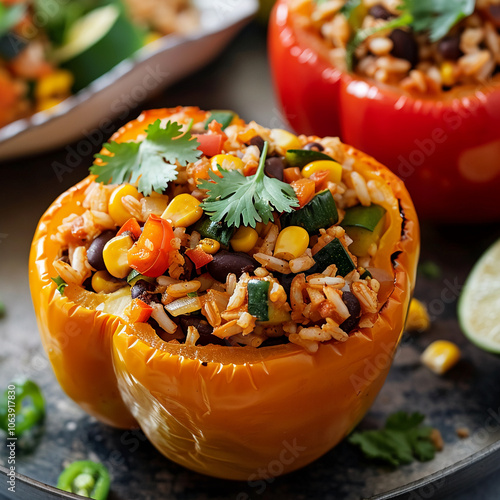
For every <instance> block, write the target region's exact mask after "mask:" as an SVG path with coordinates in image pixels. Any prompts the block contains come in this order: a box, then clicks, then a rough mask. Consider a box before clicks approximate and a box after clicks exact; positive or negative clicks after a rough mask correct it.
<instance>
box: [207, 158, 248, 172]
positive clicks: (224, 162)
mask: <svg viewBox="0 0 500 500" xmlns="http://www.w3.org/2000/svg"><path fill="white" fill-rule="evenodd" d="M217 165H220V167H221V168H223V169H224V170H243V167H244V166H245V165H244V164H243V160H242V159H241V158H238V157H237V156H234V155H215V156H213V157H212V159H211V160H210V168H211V169H212V171H213V172H215V173H216V174H218V175H219V176H220V175H221V173H220V172H219V169H218V168H217Z"/></svg>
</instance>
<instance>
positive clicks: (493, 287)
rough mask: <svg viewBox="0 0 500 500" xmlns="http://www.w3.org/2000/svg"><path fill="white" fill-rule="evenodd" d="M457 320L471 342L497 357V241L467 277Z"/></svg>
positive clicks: (499, 322)
mask: <svg viewBox="0 0 500 500" xmlns="http://www.w3.org/2000/svg"><path fill="white" fill-rule="evenodd" d="M458 319H459V322H460V326H461V328H462V331H463V332H464V333H465V335H466V336H467V338H468V339H469V340H470V341H471V342H473V343H474V344H476V345H477V346H478V347H480V348H481V349H484V350H486V351H490V352H493V353H496V354H500V240H498V241H497V242H496V243H494V244H493V245H492V246H491V247H490V248H488V250H486V252H485V253H484V254H483V255H482V256H481V258H480V259H479V260H478V261H477V263H476V264H475V265H474V267H473V268H472V271H471V273H470V274H469V276H468V277H467V280H466V282H465V285H464V288H463V290H462V293H461V295H460V299H459V302H458Z"/></svg>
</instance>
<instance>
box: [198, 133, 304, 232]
mask: <svg viewBox="0 0 500 500" xmlns="http://www.w3.org/2000/svg"><path fill="white" fill-rule="evenodd" d="M267 150H268V143H267V141H266V142H264V148H263V150H262V154H261V156H260V162H259V168H258V169H257V172H256V173H255V174H254V175H250V176H248V177H245V176H244V175H243V174H242V173H241V172H239V171H238V170H224V169H222V168H221V167H220V166H218V168H219V172H220V173H221V175H222V177H219V176H217V175H216V174H215V173H214V172H209V176H210V179H211V180H210V181H208V180H203V181H201V182H200V184H199V187H200V188H201V189H206V190H207V191H208V193H209V196H208V198H206V199H205V200H204V201H203V203H202V204H201V207H202V208H203V210H205V212H207V213H208V215H209V216H210V219H211V220H213V221H217V222H222V221H224V222H225V223H226V224H227V225H228V226H235V227H239V226H241V225H242V224H243V225H244V226H250V227H255V225H256V224H257V222H263V223H264V224H267V223H268V222H269V221H274V218H273V214H272V212H273V210H277V211H278V212H291V211H292V210H293V208H294V207H298V206H299V202H298V200H297V196H295V192H294V190H293V188H292V187H291V186H290V184H287V183H286V182H282V181H280V180H278V179H274V178H271V177H267V176H266V175H265V174H264V165H265V161H266V156H267Z"/></svg>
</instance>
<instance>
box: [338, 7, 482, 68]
mask: <svg viewBox="0 0 500 500" xmlns="http://www.w3.org/2000/svg"><path fill="white" fill-rule="evenodd" d="M351 2H352V4H353V5H355V0H349V1H348V3H347V4H346V5H345V8H346V9H347V13H348V14H349V15H351V10H350V9H349V7H348V6H349V3H351ZM475 3H476V2H475V0H403V3H402V4H401V6H400V7H399V10H400V11H401V15H400V16H399V17H397V18H395V19H391V20H390V21H388V22H387V23H384V24H383V25H381V26H378V27H372V28H366V29H363V30H359V31H357V32H356V33H355V34H354V36H353V37H352V38H351V40H350V41H349V43H348V45H347V50H346V62H347V69H348V70H349V71H352V70H353V67H354V52H355V50H356V48H357V47H358V46H359V45H360V44H361V43H363V42H364V41H365V40H366V39H367V38H368V37H369V36H371V35H374V34H375V33H377V32H379V31H383V30H388V29H389V30H393V29H396V28H402V27H405V26H410V27H411V28H413V29H414V30H415V31H417V32H423V31H427V32H428V33H429V39H430V40H431V42H437V41H438V40H440V39H441V38H443V37H444V36H445V35H446V34H447V33H448V32H449V31H450V30H451V28H453V26H455V24H457V23H458V22H459V21H460V20H461V19H463V18H464V17H466V16H470V15H471V14H472V13H473V12H474V7H475Z"/></svg>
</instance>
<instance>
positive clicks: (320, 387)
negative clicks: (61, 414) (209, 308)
mask: <svg viewBox="0 0 500 500" xmlns="http://www.w3.org/2000/svg"><path fill="white" fill-rule="evenodd" d="M173 112H174V110H156V111H153V112H145V113H143V114H142V115H141V117H139V119H138V120H134V121H133V122H131V123H130V124H128V125H126V126H125V128H124V129H122V130H125V131H126V132H125V133H126V134H127V135H128V137H131V138H133V132H134V131H135V133H136V134H140V133H142V131H143V124H144V122H146V121H148V120H149V119H150V118H151V114H152V115H154V116H155V117H159V116H161V117H162V118H168V116H170V115H171V114H172V113H173ZM118 136H120V132H119V134H118ZM116 137H117V136H115V138H116ZM348 150H349V151H350V148H348V146H345V151H348ZM350 154H354V155H355V157H354V159H355V161H354V164H353V167H352V168H353V169H354V170H356V171H358V172H360V173H362V174H363V175H364V176H365V178H366V179H367V180H373V181H374V182H375V183H376V185H377V186H378V187H379V189H380V190H381V192H382V193H383V195H384V197H385V201H384V202H383V203H382V205H383V206H384V208H385V209H386V211H387V216H386V219H387V226H386V229H385V232H384V234H383V235H382V237H381V239H380V242H379V250H378V252H377V254H376V256H375V257H374V260H373V266H374V268H375V269H374V270H373V272H374V273H375V272H377V273H378V275H377V276H376V277H377V279H379V281H380V282H381V292H380V293H381V294H383V297H384V300H383V302H384V306H383V307H382V308H381V310H380V312H379V313H378V314H375V315H374V324H373V326H372V327H371V328H360V329H357V330H355V331H354V332H353V333H351V335H350V337H349V339H348V340H347V341H346V342H344V343H336V342H334V341H330V342H325V343H322V344H320V345H319V349H318V351H317V352H316V353H314V354H309V353H308V352H306V351H305V350H304V349H302V348H301V347H299V346H297V345H295V344H292V343H288V344H283V345H278V346H269V347H261V348H254V347H250V346H246V347H228V346H221V345H207V346H202V345H196V346H188V345H185V344H177V343H169V342H164V341H163V340H161V339H160V338H159V337H158V335H157V334H156V333H155V332H154V330H153V328H151V327H150V326H149V325H148V324H146V323H135V324H132V323H131V322H127V321H125V320H124V319H122V318H119V317H117V316H113V315H110V314H106V313H104V312H101V311H99V310H96V307H98V306H99V304H100V302H101V301H103V300H105V299H103V298H102V296H99V295H97V294H94V293H92V292H88V291H86V290H84V289H82V288H81V287H77V286H74V285H69V286H67V287H66V290H65V294H64V295H63V296H61V295H60V294H59V292H57V290H56V285H55V283H53V282H52V281H51V279H50V278H51V277H53V276H55V274H56V273H55V271H54V269H53V267H52V262H53V260H54V258H55V257H56V256H57V253H58V250H59V249H58V245H57V243H56V242H54V241H52V240H51V239H50V235H51V234H52V233H54V232H55V230H56V228H57V226H58V225H59V224H60V222H61V220H62V219H63V218H64V217H66V216H67V215H69V214H70V213H81V211H82V210H83V209H82V208H81V200H82V199H83V197H84V193H85V190H86V188H87V186H88V185H89V183H90V182H91V181H92V180H93V177H88V178H87V179H85V180H84V181H82V182H81V183H79V184H78V185H76V186H75V187H73V188H71V189H70V190H69V191H67V192H66V193H64V194H63V195H62V196H61V197H59V198H58V199H57V200H56V201H55V202H54V204H53V205H52V206H51V207H50V208H49V210H48V211H47V213H46V214H45V215H44V216H43V217H42V220H41V221H40V224H39V226H38V229H37V231H36V234H35V237H34V241H33V247H32V251H31V255H30V285H31V291H32V295H33V302H34V305H35V311H36V313H37V317H38V322H39V326H40V330H41V334H42V340H43V343H44V346H45V349H46V351H47V353H48V355H49V359H50V361H51V363H52V366H53V368H54V371H55V372H56V375H57V378H58V380H59V381H60V383H61V385H62V387H63V389H64V390H65V391H66V392H67V393H68V395H70V396H71V397H72V398H73V399H74V400H75V401H77V402H78V403H79V404H80V405H81V406H82V407H83V408H84V409H85V410H87V411H88V412H89V413H92V414H93V415H95V416H96V417H97V418H99V419H100V420H102V421H104V422H106V423H109V424H111V425H115V426H119V427H127V426H132V425H134V418H135V419H136V421H137V422H138V424H139V425H140V426H141V428H142V430H143V431H144V433H145V434H146V435H147V437H148V438H149V439H150V440H151V442H152V443H153V444H154V445H155V446H156V447H157V448H158V449H159V450H160V451H161V452H162V453H163V454H165V455H166V456H167V457H168V458H170V459H171V460H174V461H175V462H177V463H180V464H182V465H184V466H186V467H188V468H191V469H193V470H195V471H198V472H201V473H205V474H209V475H212V476H217V477H222V478H231V479H241V480H249V479H252V480H253V479H258V478H259V476H260V475H261V474H262V471H263V470H264V473H265V468H266V466H267V465H268V464H269V463H271V462H272V461H273V460H276V459H278V458H279V457H280V456H284V455H285V454H286V458H287V459H286V460H283V461H282V462H281V465H282V467H280V470H281V471H282V472H283V473H285V472H289V471H292V470H294V469H298V468H300V467H302V466H304V465H306V464H308V463H310V462H312V461H313V460H315V459H316V458H318V457H319V456H321V455H322V454H324V453H325V452H327V451H328V450H330V449H331V448H332V447H333V446H335V445H336V444H337V443H338V442H339V441H340V440H341V439H343V438H344V437H345V436H346V435H347V434H349V432H350V431H351V430H352V429H353V427H354V426H355V425H356V424H357V423H358V422H359V421H360V420H361V418H362V417H363V415H364V414H365V413H366V411H367V410H368V408H369V407H370V405H371V404H372V402H373V400H374V399H375V397H376V395H377V393H378V392H379V390H380V388H381V387H382V385H383V383H384V380H385V378H386V376H387V373H388V371H389V368H390V365H391V361H392V357H393V355H394V351H395V349H396V347H397V344H398V342H399V340H400V338H401V334H402V331H403V326H404V322H405V318H406V313H407V310H408V305H409V301H410V297H411V293H412V289H413V286H414V282H415V273H416V264H417V259H418V253H419V229H418V222H417V217H416V214H415V210H414V207H413V204H412V202H411V199H410V197H409V195H408V192H407V191H406V189H405V187H404V185H403V183H402V182H401V181H400V180H399V179H398V178H397V177H396V176H395V175H394V174H392V173H391V172H390V171H389V170H388V169H386V168H385V167H383V166H382V165H381V164H379V163H377V162H376V161H375V160H374V159H372V158H370V157H368V156H366V155H364V154H363V153H361V152H358V151H354V153H352V151H350ZM79 202H80V203H79ZM374 276H375V274H374ZM298 399H300V404H299V405H297V400H298ZM131 414H132V415H133V417H132V416H131ZM290 450H292V451H290ZM292 452H293V459H290V453H292Z"/></svg>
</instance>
